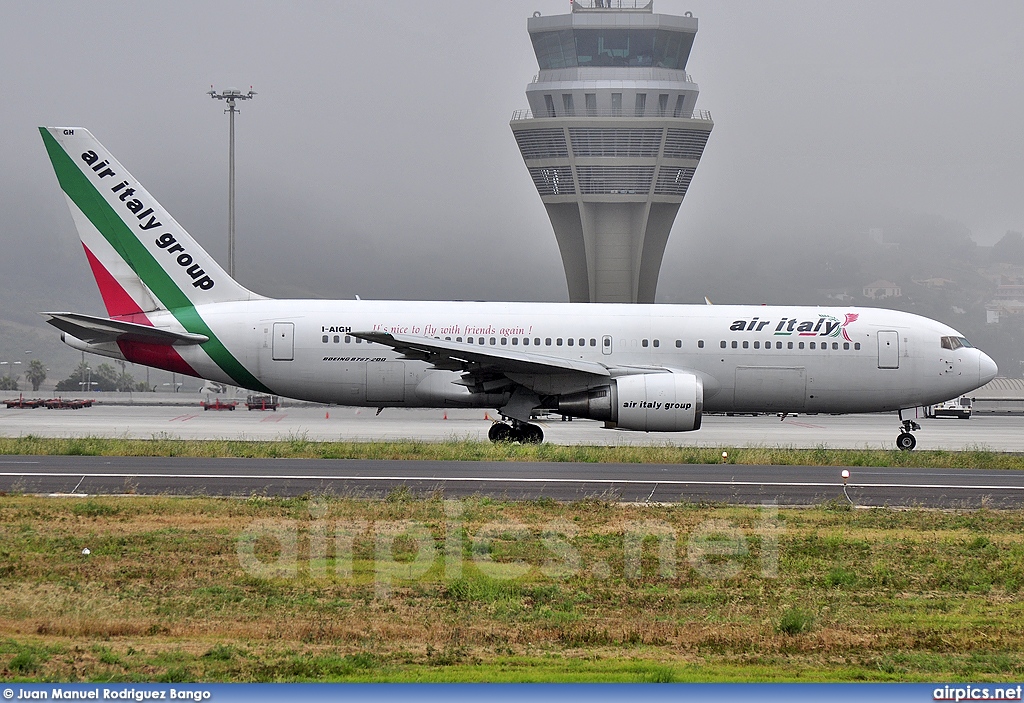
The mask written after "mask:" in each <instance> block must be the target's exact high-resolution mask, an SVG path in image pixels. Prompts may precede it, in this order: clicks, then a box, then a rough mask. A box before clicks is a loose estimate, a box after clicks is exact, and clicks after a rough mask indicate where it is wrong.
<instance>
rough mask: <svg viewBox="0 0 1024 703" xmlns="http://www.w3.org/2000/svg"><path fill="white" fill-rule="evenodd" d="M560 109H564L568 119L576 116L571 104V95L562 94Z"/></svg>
mask: <svg viewBox="0 0 1024 703" xmlns="http://www.w3.org/2000/svg"><path fill="white" fill-rule="evenodd" d="M562 107H563V108H565V114H566V115H568V116H569V117H572V116H573V115H575V114H576V108H574V107H573V104H572V93H562Z"/></svg>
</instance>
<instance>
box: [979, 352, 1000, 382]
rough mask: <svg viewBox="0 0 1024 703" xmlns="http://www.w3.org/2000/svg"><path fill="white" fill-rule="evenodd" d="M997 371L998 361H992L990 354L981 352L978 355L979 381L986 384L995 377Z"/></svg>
mask: <svg viewBox="0 0 1024 703" xmlns="http://www.w3.org/2000/svg"><path fill="white" fill-rule="evenodd" d="M997 373H999V367H998V366H996V362H994V361H992V357H990V356H989V355H988V354H986V353H985V352H981V356H979V357H978V382H979V383H981V384H982V385H984V384H986V383H988V382H989V381H991V380H992V379H993V378H995V377H996V374H997Z"/></svg>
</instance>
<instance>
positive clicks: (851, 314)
mask: <svg viewBox="0 0 1024 703" xmlns="http://www.w3.org/2000/svg"><path fill="white" fill-rule="evenodd" d="M858 317H860V315H859V314H858V313H855V312H848V313H846V322H844V323H843V327H842V329H843V339H845V340H846V341H847V342H852V341H853V340H852V339H850V335H848V334H846V326H847V325H848V324H850V323H851V322H856V321H857V318H858Z"/></svg>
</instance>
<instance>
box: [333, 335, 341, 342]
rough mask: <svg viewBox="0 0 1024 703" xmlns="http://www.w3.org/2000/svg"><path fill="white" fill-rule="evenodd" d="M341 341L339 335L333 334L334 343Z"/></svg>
mask: <svg viewBox="0 0 1024 703" xmlns="http://www.w3.org/2000/svg"><path fill="white" fill-rule="evenodd" d="M340 342H341V335H337V334H336V335H334V343H335V344H338V343H340Z"/></svg>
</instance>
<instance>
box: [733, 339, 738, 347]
mask: <svg viewBox="0 0 1024 703" xmlns="http://www.w3.org/2000/svg"><path fill="white" fill-rule="evenodd" d="M737 346H738V345H737V344H736V340H735V339H734V340H732V348H733V349H735V348H736V347H737Z"/></svg>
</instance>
